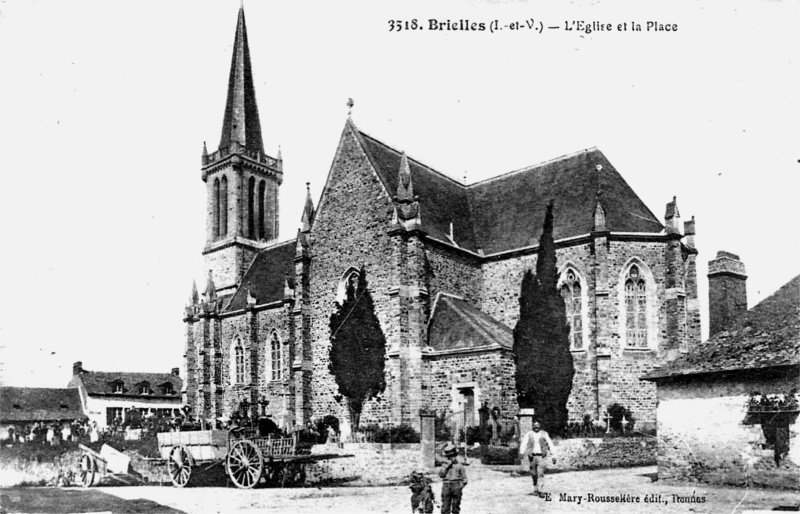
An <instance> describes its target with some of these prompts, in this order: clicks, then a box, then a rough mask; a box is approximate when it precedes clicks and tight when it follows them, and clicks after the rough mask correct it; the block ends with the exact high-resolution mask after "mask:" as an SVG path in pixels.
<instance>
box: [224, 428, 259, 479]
mask: <svg viewBox="0 0 800 514" xmlns="http://www.w3.org/2000/svg"><path fill="white" fill-rule="evenodd" d="M225 469H226V470H227V471H228V476H229V477H230V479H231V481H232V482H233V483H234V484H236V487H239V488H240V489H252V488H253V487H254V486H255V485H256V484H257V483H258V481H259V479H260V478H261V473H262V472H263V471H264V459H263V458H262V457H261V450H259V449H258V447H257V446H256V445H254V444H253V443H252V442H250V441H248V440H246V439H242V440H241V441H237V442H236V443H235V444H234V445H233V446H232V447H231V449H230V451H229V452H228V457H227V458H226V459H225Z"/></svg>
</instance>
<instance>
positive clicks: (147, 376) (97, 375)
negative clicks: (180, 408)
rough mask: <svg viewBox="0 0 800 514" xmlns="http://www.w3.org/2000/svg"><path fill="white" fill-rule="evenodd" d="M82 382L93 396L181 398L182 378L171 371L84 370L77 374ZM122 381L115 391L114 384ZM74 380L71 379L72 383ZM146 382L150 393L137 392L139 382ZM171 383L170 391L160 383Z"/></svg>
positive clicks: (87, 391)
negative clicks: (118, 388) (118, 389)
mask: <svg viewBox="0 0 800 514" xmlns="http://www.w3.org/2000/svg"><path fill="white" fill-rule="evenodd" d="M77 377H79V379H80V381H81V382H82V383H83V386H84V388H85V389H86V393H87V394H89V395H93V396H115V397H126V398H137V399H142V398H158V399H162V400H164V399H168V400H175V401H178V402H179V401H180V400H181V388H182V387H183V380H181V378H180V377H179V376H176V375H173V374H172V373H133V372H127V371H86V370H83V371H82V372H81V373H80V375H78V376H77ZM119 381H121V382H122V392H121V393H115V392H114V387H115V384H116V383H118V382H119ZM74 382H75V381H74V380H73V383H74ZM144 382H147V383H148V384H149V386H150V388H149V389H150V394H146V395H143V394H141V393H140V392H139V386H140V384H142V383H144ZM166 383H170V384H172V391H173V392H172V393H171V394H169V393H165V392H164V390H163V389H162V385H164V384H166Z"/></svg>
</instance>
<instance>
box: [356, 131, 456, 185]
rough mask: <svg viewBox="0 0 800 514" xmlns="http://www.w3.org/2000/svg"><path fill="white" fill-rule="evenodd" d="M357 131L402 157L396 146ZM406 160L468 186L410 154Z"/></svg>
mask: <svg viewBox="0 0 800 514" xmlns="http://www.w3.org/2000/svg"><path fill="white" fill-rule="evenodd" d="M356 130H358V132H360V133H361V135H362V136H366V137H368V138H370V139H372V140H374V141H377V142H378V143H380V144H382V145H383V146H385V147H386V148H388V149H389V150H391V151H393V152H396V153H397V154H398V155H401V154H402V153H403V152H401V151H400V150H398V149H397V148H395V147H394V146H391V145H389V144H386V143H384V142H383V141H382V140H380V139H378V138H377V137H375V136H371V135H369V134H367V133H366V132H364V131H363V130H361V129H358V128H357V129H356ZM406 158H407V159H409V160H411V161H414V162H415V163H416V164H418V165H419V166H422V167H423V168H425V169H427V170H428V171H430V172H433V173H436V174H437V175H441V176H442V177H444V178H446V179H448V180H451V181H452V182H454V183H455V184H456V185H459V186H461V187H466V184H464V183H462V182H459V181H458V180H457V179H454V178H453V177H451V176H450V175H448V174H446V173H445V172H443V171H439V170H437V169H435V168H432V167H431V166H428V165H427V164H425V163H424V162H422V161H420V160H419V159H416V158H414V157H411V156H410V155H408V153H406Z"/></svg>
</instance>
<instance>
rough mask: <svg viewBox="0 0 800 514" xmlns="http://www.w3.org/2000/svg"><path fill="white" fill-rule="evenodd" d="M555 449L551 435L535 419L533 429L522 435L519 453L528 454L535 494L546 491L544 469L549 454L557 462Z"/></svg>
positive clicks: (540, 494) (521, 454) (538, 494)
mask: <svg viewBox="0 0 800 514" xmlns="http://www.w3.org/2000/svg"><path fill="white" fill-rule="evenodd" d="M554 450H555V447H554V445H553V441H552V440H551V439H550V436H549V435H547V432H545V431H544V430H542V426H541V425H540V424H539V422H538V421H534V422H533V430H531V431H529V432H527V433H526V434H525V435H524V436H523V437H522V442H521V443H520V445H519V454H520V457H521V456H523V455H527V456H528V459H529V462H530V466H531V478H533V494H534V495H535V496H542V493H543V492H544V491H543V490H544V471H545V467H546V464H545V462H546V459H547V456H548V455H551V456H552V458H553V464H555V463H556V457H555V451H554Z"/></svg>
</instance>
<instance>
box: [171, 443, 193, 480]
mask: <svg viewBox="0 0 800 514" xmlns="http://www.w3.org/2000/svg"><path fill="white" fill-rule="evenodd" d="M192 464H193V463H192V455H191V454H190V453H189V450H188V449H187V448H186V447H185V446H182V445H178V446H173V447H172V449H171V450H170V451H169V458H168V459H167V468H168V469H169V478H170V479H172V483H173V484H174V485H175V486H176V487H186V486H187V485H189V480H191V479H192Z"/></svg>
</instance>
